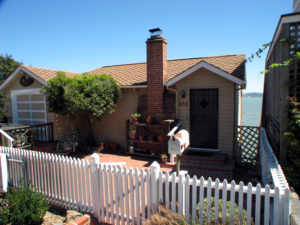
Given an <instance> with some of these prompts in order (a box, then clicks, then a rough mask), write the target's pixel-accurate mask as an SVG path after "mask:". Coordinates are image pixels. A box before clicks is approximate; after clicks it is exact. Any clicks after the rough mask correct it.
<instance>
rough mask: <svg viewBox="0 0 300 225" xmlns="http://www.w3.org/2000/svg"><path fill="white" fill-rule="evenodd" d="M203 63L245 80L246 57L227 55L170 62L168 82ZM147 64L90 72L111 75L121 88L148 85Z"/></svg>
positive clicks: (113, 67) (126, 65)
mask: <svg viewBox="0 0 300 225" xmlns="http://www.w3.org/2000/svg"><path fill="white" fill-rule="evenodd" d="M201 61H205V62H207V63H209V64H211V65H213V66H215V67H217V68H219V69H221V70H223V71H225V72H227V73H229V74H231V75H233V76H235V77H237V78H239V79H241V80H244V79H245V64H244V62H245V55H225V56H214V57H203V58H191V59H176V60H168V74H167V76H168V80H170V79H172V78H174V77H176V76H178V75H179V74H181V73H183V72H184V71H186V70H188V69H189V68H191V67H193V66H195V65H196V64H198V63H199V62H201ZM146 67H147V64H146V63H135V64H125V65H115V66H104V67H101V68H98V69H95V70H92V71H90V72H89V73H90V74H102V73H106V74H111V75H113V77H114V78H115V79H116V80H117V82H118V84H119V85H121V86H132V85H146V84H147V71H146V70H147V69H146Z"/></svg>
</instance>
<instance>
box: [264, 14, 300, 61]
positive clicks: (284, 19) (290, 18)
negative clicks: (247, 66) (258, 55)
mask: <svg viewBox="0 0 300 225" xmlns="http://www.w3.org/2000/svg"><path fill="white" fill-rule="evenodd" d="M299 21H300V12H298V13H290V14H283V15H281V16H280V19H279V21H278V24H277V27H276V30H275V33H274V35H273V39H272V42H271V45H270V48H269V51H268V54H267V57H266V63H267V62H268V61H269V58H270V55H271V53H272V51H273V48H274V45H275V43H276V41H277V39H278V37H279V34H280V31H281V28H282V25H283V24H286V23H295V22H299Z"/></svg>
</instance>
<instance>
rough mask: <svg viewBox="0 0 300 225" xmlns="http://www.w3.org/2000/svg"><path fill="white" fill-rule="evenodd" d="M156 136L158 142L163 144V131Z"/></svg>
mask: <svg viewBox="0 0 300 225" xmlns="http://www.w3.org/2000/svg"><path fill="white" fill-rule="evenodd" d="M156 136H157V140H158V142H162V141H163V136H162V132H161V131H157V132H156Z"/></svg>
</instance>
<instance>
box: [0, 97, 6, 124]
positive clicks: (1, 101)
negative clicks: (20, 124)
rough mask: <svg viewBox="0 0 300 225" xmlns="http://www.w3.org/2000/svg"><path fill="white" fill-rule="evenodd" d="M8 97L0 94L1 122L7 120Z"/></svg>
mask: <svg viewBox="0 0 300 225" xmlns="http://www.w3.org/2000/svg"><path fill="white" fill-rule="evenodd" d="M5 107H6V96H5V94H3V93H0V122H3V119H4V118H5Z"/></svg>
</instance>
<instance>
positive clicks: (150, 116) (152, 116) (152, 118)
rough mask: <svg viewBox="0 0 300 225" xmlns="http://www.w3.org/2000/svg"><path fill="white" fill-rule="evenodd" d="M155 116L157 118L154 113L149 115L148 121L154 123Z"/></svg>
mask: <svg viewBox="0 0 300 225" xmlns="http://www.w3.org/2000/svg"><path fill="white" fill-rule="evenodd" d="M154 118H155V117H154V115H149V116H147V119H146V123H147V124H152V123H153V122H154Z"/></svg>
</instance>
